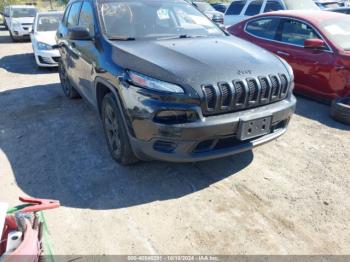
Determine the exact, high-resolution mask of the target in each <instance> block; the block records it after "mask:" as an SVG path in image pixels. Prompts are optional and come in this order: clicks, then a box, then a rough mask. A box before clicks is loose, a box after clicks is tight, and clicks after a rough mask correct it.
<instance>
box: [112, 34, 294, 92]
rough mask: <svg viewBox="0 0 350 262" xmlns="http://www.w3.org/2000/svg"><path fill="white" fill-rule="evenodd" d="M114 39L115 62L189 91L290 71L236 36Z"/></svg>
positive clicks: (278, 61)
mask: <svg viewBox="0 0 350 262" xmlns="http://www.w3.org/2000/svg"><path fill="white" fill-rule="evenodd" d="M112 43H113V45H114V48H113V50H112V59H113V60H114V63H116V64H118V65H120V66H121V67H123V68H125V69H130V70H134V71H136V72H139V73H142V74H145V75H148V76H151V77H153V78H157V79H160V80H163V81H167V82H170V83H176V84H179V85H181V86H183V87H184V88H185V89H187V87H188V89H187V91H188V90H189V89H191V88H190V87H192V88H194V89H195V90H196V91H197V92H198V91H199V90H200V88H201V86H202V85H204V84H216V83H218V82H221V81H226V82H232V81H233V80H239V79H243V78H249V77H258V76H267V75H269V74H278V73H285V74H286V75H288V73H287V69H286V67H285V66H284V64H283V63H282V62H281V60H280V59H278V58H277V57H276V56H275V55H273V54H272V53H270V52H268V51H266V50H264V49H262V48H260V47H258V46H256V45H253V44H251V43H249V42H247V41H245V40H242V39H239V38H236V37H234V36H223V37H214V38H213V37H209V38H189V39H176V40H155V41H149V40H148V41H124V42H122V41H114V42H112Z"/></svg>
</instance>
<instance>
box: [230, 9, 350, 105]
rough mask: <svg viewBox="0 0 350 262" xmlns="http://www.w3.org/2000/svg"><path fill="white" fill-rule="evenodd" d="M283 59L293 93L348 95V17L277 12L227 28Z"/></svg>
mask: <svg viewBox="0 0 350 262" xmlns="http://www.w3.org/2000/svg"><path fill="white" fill-rule="evenodd" d="M228 31H229V32H230V33H231V34H233V35H235V36H238V37H240V38H243V39H246V40H248V41H249V42H253V43H255V44H257V45H259V46H261V47H263V48H265V49H267V50H269V51H271V52H273V53H275V54H276V55H278V56H280V57H282V58H284V59H285V60H286V61H287V62H288V63H289V64H290V65H291V66H292V68H293V71H294V75H295V92H297V93H301V94H303V95H306V96H309V97H312V98H314V99H318V100H323V101H330V100H333V99H335V98H337V97H346V96H350V16H349V15H344V14H339V13H334V12H326V11H278V12H272V13H266V14H262V15H258V16H255V17H252V18H250V19H248V20H245V21H243V22H241V23H239V24H236V25H233V26H232V27H230V28H228Z"/></svg>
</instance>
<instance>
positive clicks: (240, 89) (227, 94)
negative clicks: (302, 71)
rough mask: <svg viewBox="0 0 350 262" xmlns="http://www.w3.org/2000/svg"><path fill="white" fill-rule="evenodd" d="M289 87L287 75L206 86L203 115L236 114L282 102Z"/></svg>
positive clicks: (204, 89)
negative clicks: (240, 111) (235, 112)
mask: <svg viewBox="0 0 350 262" xmlns="http://www.w3.org/2000/svg"><path fill="white" fill-rule="evenodd" d="M289 87H290V82H289V78H288V77H287V76H286V75H285V74H273V75H268V76H259V77H257V78H255V77H251V78H247V79H240V80H233V81H232V82H230V83H228V82H219V83H217V84H216V85H213V84H209V85H204V86H202V90H203V94H204V99H203V103H202V106H203V109H204V110H203V114H204V115H205V116H207V115H216V114H221V113H227V112H234V111H239V110H244V109H248V108H252V107H256V106H259V105H263V104H268V103H273V102H276V101H280V100H282V99H284V98H285V97H286V96H287V94H288V90H289Z"/></svg>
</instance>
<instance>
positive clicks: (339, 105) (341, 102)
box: [331, 97, 350, 125]
mask: <svg viewBox="0 0 350 262" xmlns="http://www.w3.org/2000/svg"><path fill="white" fill-rule="evenodd" d="M331 116H332V117H333V118H334V119H335V120H337V121H338V122H341V123H343V124H347V125H350V97H342V98H337V99H335V100H334V101H333V102H332V105H331Z"/></svg>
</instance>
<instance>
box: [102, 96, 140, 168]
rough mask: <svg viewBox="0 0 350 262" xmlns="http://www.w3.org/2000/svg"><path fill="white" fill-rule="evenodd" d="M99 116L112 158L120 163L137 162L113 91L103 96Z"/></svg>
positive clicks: (129, 163)
mask: <svg viewBox="0 0 350 262" xmlns="http://www.w3.org/2000/svg"><path fill="white" fill-rule="evenodd" d="M101 117H102V125H103V130H104V133H105V137H106V141H107V145H108V149H109V152H110V153H111V155H112V157H113V159H114V160H115V161H117V162H118V163H120V164H122V165H131V164H135V163H136V162H138V161H139V160H138V159H137V158H136V156H135V154H134V152H133V150H132V148H131V145H130V140H129V136H128V133H127V129H126V126H125V124H124V121H123V118H122V112H121V110H120V108H119V106H118V104H117V101H116V98H115V96H114V94H113V93H108V94H107V95H105V97H104V98H103V101H102V106H101Z"/></svg>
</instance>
